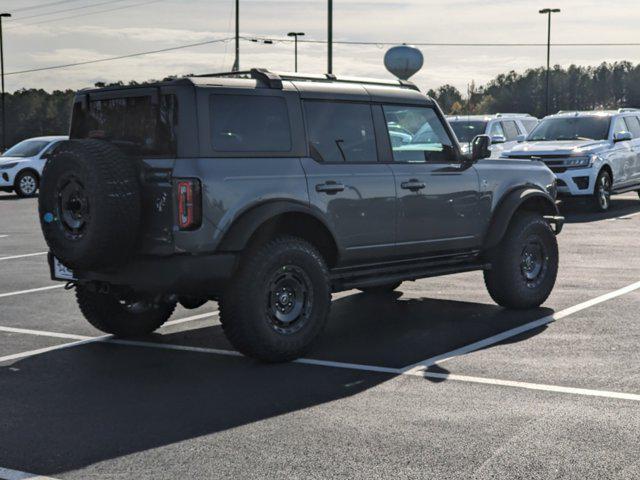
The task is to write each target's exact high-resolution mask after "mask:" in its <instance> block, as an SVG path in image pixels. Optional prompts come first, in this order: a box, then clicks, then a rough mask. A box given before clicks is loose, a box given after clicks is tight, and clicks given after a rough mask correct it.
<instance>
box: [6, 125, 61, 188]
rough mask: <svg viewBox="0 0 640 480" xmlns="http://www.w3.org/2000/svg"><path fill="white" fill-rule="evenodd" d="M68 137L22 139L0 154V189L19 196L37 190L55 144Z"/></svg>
mask: <svg viewBox="0 0 640 480" xmlns="http://www.w3.org/2000/svg"><path fill="white" fill-rule="evenodd" d="M68 139H69V137H62V136H59V137H37V138H30V139H28V140H24V141H22V142H20V143H18V144H16V145H14V146H13V147H11V148H10V149H9V150H7V151H6V152H4V154H3V155H2V156H0V190H3V191H6V192H15V193H16V194H17V195H18V196H19V197H33V196H34V195H35V194H36V193H37V192H38V187H39V185H40V175H42V169H43V168H44V164H45V163H46V161H47V158H48V157H49V156H50V155H51V153H52V152H53V150H54V149H55V147H56V145H58V144H59V143H60V142H62V141H64V140H68Z"/></svg>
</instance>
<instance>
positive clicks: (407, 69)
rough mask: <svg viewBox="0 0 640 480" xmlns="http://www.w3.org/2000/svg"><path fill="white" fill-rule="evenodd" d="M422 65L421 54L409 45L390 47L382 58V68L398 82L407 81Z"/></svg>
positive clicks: (422, 58)
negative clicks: (397, 79)
mask: <svg viewBox="0 0 640 480" xmlns="http://www.w3.org/2000/svg"><path fill="white" fill-rule="evenodd" d="M423 65H424V57H423V56H422V52H421V51H420V50H418V49H417V48H416V47H412V46H411V45H398V46H397V47H392V48H390V49H389V50H387V53H386V54H385V56H384V66H385V67H387V70H389V71H390V72H391V73H392V74H393V75H395V76H396V77H398V78H399V79H400V80H409V78H410V77H412V76H413V75H415V74H416V73H417V72H418V71H419V70H420V69H421V68H422V66H423Z"/></svg>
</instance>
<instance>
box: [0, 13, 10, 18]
mask: <svg viewBox="0 0 640 480" xmlns="http://www.w3.org/2000/svg"><path fill="white" fill-rule="evenodd" d="M10 16H11V14H10V13H0V17H2V18H9V17H10Z"/></svg>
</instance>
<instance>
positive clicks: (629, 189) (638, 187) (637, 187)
mask: <svg viewBox="0 0 640 480" xmlns="http://www.w3.org/2000/svg"><path fill="white" fill-rule="evenodd" d="M634 190H638V191H640V184H637V183H636V184H635V185H632V186H630V187H622V188H616V189H615V190H612V191H611V193H613V194H614V195H617V194H618V193H627V192H633V191H634Z"/></svg>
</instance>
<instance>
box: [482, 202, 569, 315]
mask: <svg viewBox="0 0 640 480" xmlns="http://www.w3.org/2000/svg"><path fill="white" fill-rule="evenodd" d="M489 257H490V260H491V267H492V268H491V270H485V272H484V281H485V284H486V286H487V290H488V291H489V295H491V298H493V300H494V301H495V302H496V303H497V304H498V305H501V306H503V307H507V308H514V309H527V308H535V307H538V306H540V305H542V303H544V302H545V300H546V299H547V298H548V297H549V295H550V294H551V291H552V290H553V287H554V285H555V282H556V276H557V274H558V243H557V240H556V236H555V234H554V233H553V230H552V229H551V226H550V225H549V224H548V223H547V222H546V221H545V220H544V218H542V216H541V215H537V214H533V213H525V214H520V215H518V216H517V217H516V218H514V219H513V220H512V222H511V225H510V226H509V229H508V230H507V233H506V234H505V237H504V239H503V240H502V242H501V243H500V245H498V247H497V248H495V249H494V252H493V253H492V254H491V255H490V256H489Z"/></svg>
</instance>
